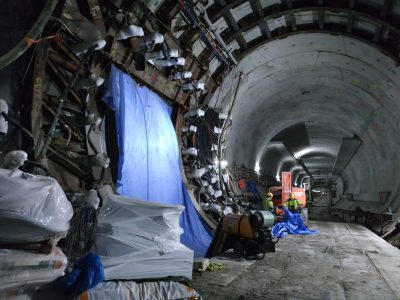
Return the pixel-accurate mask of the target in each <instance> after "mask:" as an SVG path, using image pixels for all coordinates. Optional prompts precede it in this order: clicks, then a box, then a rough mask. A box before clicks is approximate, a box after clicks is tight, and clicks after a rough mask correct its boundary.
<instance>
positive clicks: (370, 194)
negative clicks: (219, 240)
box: [207, 0, 400, 200]
mask: <svg viewBox="0 0 400 300" xmlns="http://www.w3.org/2000/svg"><path fill="white" fill-rule="evenodd" d="M207 12H208V15H209V17H210V19H211V21H213V22H214V28H215V29H216V30H217V31H218V32H220V33H221V36H222V37H223V39H224V41H225V42H226V43H227V44H228V45H229V47H230V48H231V49H235V50H234V52H233V54H234V56H235V57H236V58H237V59H238V61H239V64H238V66H237V67H236V68H234V70H233V71H231V73H230V74H229V76H227V77H226V78H225V80H224V82H223V84H222V87H221V89H222V93H221V94H222V97H221V96H218V95H219V93H218V91H217V92H216V93H214V96H213V99H212V101H211V103H210V104H211V105H214V104H215V103H217V106H220V107H221V108H222V109H225V110H226V111H227V110H228V107H229V105H230V103H231V100H232V97H231V90H233V89H232V82H233V86H234V85H235V84H236V82H238V78H239V73H240V72H242V74H243V76H242V80H241V82H240V87H239V91H238V96H237V99H236V102H235V106H234V109H233V125H232V127H231V129H230V132H229V140H228V145H227V154H228V160H230V161H232V162H235V163H237V164H242V165H244V166H246V167H249V168H253V169H254V168H255V169H257V170H258V169H260V172H261V173H263V174H267V175H270V176H274V177H275V176H279V174H280V171H284V170H290V171H293V172H294V176H295V178H297V180H298V182H300V181H301V180H302V178H304V177H305V176H307V171H308V172H310V173H311V174H313V175H314V176H315V177H319V178H320V177H324V178H325V180H328V181H329V180H332V175H331V172H332V169H333V167H334V164H335V161H336V159H337V155H338V152H339V149H340V146H341V143H342V139H343V138H350V137H353V136H354V135H357V136H359V137H360V138H361V140H362V146H361V147H360V149H359V150H358V151H357V153H356V154H355V156H354V158H353V159H352V160H351V162H350V163H349V165H348V166H347V167H346V169H345V170H344V172H343V173H342V174H339V175H338V177H340V178H341V180H344V181H345V182H346V187H347V188H348V189H350V190H348V191H347V192H352V193H354V194H355V195H358V196H355V198H357V197H360V198H363V199H367V200H368V199H372V198H374V199H375V198H376V195H377V194H378V193H379V192H382V191H389V190H390V191H392V192H394V191H397V192H398V189H399V185H398V184H393V179H392V178H391V176H393V177H394V176H395V174H396V170H397V169H398V167H399V163H398V162H399V159H398V158H399V157H398V156H399V154H397V152H398V151H397V149H398V148H399V146H400V145H399V141H398V138H397V137H396V132H397V131H398V129H399V121H400V119H399V117H398V115H399V108H400V99H399V96H400V88H399V84H400V69H399V68H398V67H397V65H398V59H399V50H400V48H399V45H400V35H399V26H400V22H399V12H400V5H399V3H398V2H396V3H395V1H360V0H358V1H285V2H284V3H283V2H281V1H273V0H272V1H268V0H265V1H263V0H261V1H230V2H229V3H228V1H226V2H225V1H222V0H220V1H216V2H215V3H210V4H209V6H208V9H207ZM232 78H233V81H232ZM296 124H304V127H305V130H306V132H307V137H308V141H309V145H308V146H304V147H303V148H302V149H296V151H293V152H292V153H290V152H291V151H288V149H287V147H283V148H285V149H283V148H282V144H283V145H284V144H285V143H284V141H282V143H281V144H280V145H279V141H276V139H274V137H276V136H279V134H282V132H285V130H287V129H288V128H290V127H292V126H294V125H296ZM295 138H298V137H297V136H294V139H295ZM272 140H274V141H273V142H272ZM303 140H304V138H303ZM286 144H287V143H286ZM300 144H301V143H300ZM294 148H296V147H294ZM289 150H290V149H289ZM299 159H300V160H301V161H302V163H304V166H306V170H305V168H303V167H301V166H299V162H298V160H299ZM333 180H335V178H333Z"/></svg>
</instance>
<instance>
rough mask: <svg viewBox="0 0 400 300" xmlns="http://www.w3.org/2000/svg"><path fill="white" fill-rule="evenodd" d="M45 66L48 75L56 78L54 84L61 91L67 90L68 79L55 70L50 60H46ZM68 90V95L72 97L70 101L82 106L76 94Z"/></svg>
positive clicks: (71, 89)
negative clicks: (47, 67) (47, 68)
mask: <svg viewBox="0 0 400 300" xmlns="http://www.w3.org/2000/svg"><path fill="white" fill-rule="evenodd" d="M47 66H49V71H50V73H51V74H52V75H53V76H55V77H56V80H55V82H56V84H57V85H59V87H60V88H61V89H65V88H68V79H67V78H66V77H65V76H64V74H62V73H61V72H60V71H59V70H58V69H57V67H56V65H55V64H54V63H53V62H52V61H51V60H50V59H48V60H47ZM68 89H69V94H70V95H71V96H72V97H71V99H73V100H74V101H75V102H77V103H79V104H82V100H81V98H80V97H79V95H78V93H77V92H76V91H75V90H74V89H73V88H68Z"/></svg>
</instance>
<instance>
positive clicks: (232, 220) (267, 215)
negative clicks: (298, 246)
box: [206, 210, 275, 258]
mask: <svg viewBox="0 0 400 300" xmlns="http://www.w3.org/2000/svg"><path fill="white" fill-rule="evenodd" d="M274 223H275V215H274V214H273V213H271V212H270V211H264V210H258V211H252V212H251V213H245V214H228V215H226V216H225V217H224V218H223V219H222V221H221V222H220V223H219V225H218V228H217V230H216V233H215V235H214V239H213V241H212V242H211V245H210V247H209V248H208V251H207V254H206V257H208V258H211V257H213V256H215V255H217V254H219V253H222V252H225V251H227V250H228V249H233V250H234V252H235V254H237V255H238V256H246V257H247V256H254V257H258V255H259V254H261V255H262V258H263V257H264V255H265V253H266V252H275V244H274V242H273V241H272V235H271V227H272V226H273V225H274Z"/></svg>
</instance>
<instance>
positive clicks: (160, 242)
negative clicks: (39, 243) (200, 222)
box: [94, 195, 193, 280]
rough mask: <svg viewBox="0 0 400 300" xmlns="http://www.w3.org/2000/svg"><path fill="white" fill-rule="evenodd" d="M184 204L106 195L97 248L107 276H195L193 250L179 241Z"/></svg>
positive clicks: (96, 243) (131, 278)
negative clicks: (159, 202)
mask: <svg viewBox="0 0 400 300" xmlns="http://www.w3.org/2000/svg"><path fill="white" fill-rule="evenodd" d="M183 209H184V207H183V206H177V205H167V204H158V203H151V202H145V201H138V200H133V199H130V198H125V197H121V196H117V195H109V196H107V197H106V198H105V201H104V204H103V207H102V208H101V209H100V211H99V216H98V225H97V231H96V238H95V246H94V248H95V249H94V250H95V252H96V253H97V254H98V255H99V256H100V257H101V260H102V263H103V267H104V275H105V279H106V280H113V279H120V280H123V279H125V280H134V279H150V278H165V277H169V276H173V277H185V278H188V279H191V278H192V265H193V251H192V250H190V249H188V248H186V247H185V246H184V245H183V244H181V243H180V235H181V234H182V232H183V230H182V229H181V228H180V226H179V217H180V215H181V213H182V211H183Z"/></svg>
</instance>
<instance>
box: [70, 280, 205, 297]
mask: <svg viewBox="0 0 400 300" xmlns="http://www.w3.org/2000/svg"><path fill="white" fill-rule="evenodd" d="M197 297H200V295H199V294H198V293H197V292H196V291H195V290H194V289H192V288H190V287H188V286H186V285H183V284H180V283H178V282H173V281H158V282H143V283H136V282H129V281H127V282H103V283H101V284H99V285H98V286H96V287H95V288H93V289H91V290H89V291H87V292H84V293H82V294H81V295H80V296H79V297H77V298H76V300H80V299H82V300H83V299H85V300H150V299H151V300H174V299H195V298H197Z"/></svg>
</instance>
